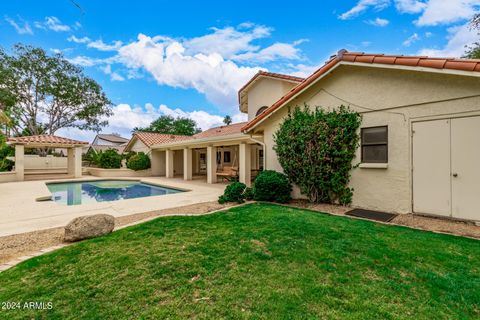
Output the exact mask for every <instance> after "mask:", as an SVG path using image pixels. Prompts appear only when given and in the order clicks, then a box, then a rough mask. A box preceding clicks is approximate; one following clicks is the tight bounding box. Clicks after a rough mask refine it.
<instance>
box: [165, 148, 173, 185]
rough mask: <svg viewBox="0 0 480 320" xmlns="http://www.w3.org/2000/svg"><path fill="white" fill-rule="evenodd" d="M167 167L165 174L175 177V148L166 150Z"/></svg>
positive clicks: (168, 176)
mask: <svg viewBox="0 0 480 320" xmlns="http://www.w3.org/2000/svg"><path fill="white" fill-rule="evenodd" d="M165 167H166V170H165V171H166V172H165V176H166V177H167V178H173V174H174V171H173V150H170V149H167V150H165Z"/></svg>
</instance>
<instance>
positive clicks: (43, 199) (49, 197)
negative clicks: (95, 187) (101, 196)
mask: <svg viewBox="0 0 480 320" xmlns="http://www.w3.org/2000/svg"><path fill="white" fill-rule="evenodd" d="M96 181H138V182H140V183H143V184H147V185H151V186H155V187H161V188H168V189H172V190H177V191H181V192H189V191H192V190H191V189H186V188H178V187H171V186H167V185H164V184H159V183H154V182H148V181H144V179H138V178H136V177H132V178H128V177H121V178H104V177H102V178H99V179H95V178H93V179H86V180H85V179H81V178H71V179H63V180H53V181H45V182H44V183H45V185H46V186H47V189H48V185H49V184H64V183H72V182H81V183H83V182H96ZM49 193H50V195H48V196H47V195H42V196H39V197H37V198H35V201H40V202H43V201H53V202H56V201H55V200H53V199H52V198H53V193H51V192H50V190H49ZM159 196H161V195H157V196H151V197H159ZM143 198H146V197H143ZM135 199H137V198H135ZM120 200H129V199H119V200H114V201H120ZM97 202H113V201H97Z"/></svg>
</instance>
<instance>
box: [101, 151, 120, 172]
mask: <svg viewBox="0 0 480 320" xmlns="http://www.w3.org/2000/svg"><path fill="white" fill-rule="evenodd" d="M95 163H96V164H97V165H98V166H99V167H100V168H103V169H119V168H120V167H121V166H122V156H121V155H120V154H118V151H117V150H115V149H108V150H106V151H103V152H102V151H100V152H99V153H98V154H97V156H96V159H95Z"/></svg>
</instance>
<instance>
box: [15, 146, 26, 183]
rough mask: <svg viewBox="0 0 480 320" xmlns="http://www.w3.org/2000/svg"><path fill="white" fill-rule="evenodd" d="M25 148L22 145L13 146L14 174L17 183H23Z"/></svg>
mask: <svg viewBox="0 0 480 320" xmlns="http://www.w3.org/2000/svg"><path fill="white" fill-rule="evenodd" d="M24 159H25V146H24V145H23V144H16V145H15V174H16V177H17V181H23V180H24V178H25V161H24Z"/></svg>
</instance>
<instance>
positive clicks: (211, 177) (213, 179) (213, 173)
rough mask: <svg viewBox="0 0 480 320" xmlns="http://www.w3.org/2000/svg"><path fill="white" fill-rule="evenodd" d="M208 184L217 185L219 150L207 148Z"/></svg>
mask: <svg viewBox="0 0 480 320" xmlns="http://www.w3.org/2000/svg"><path fill="white" fill-rule="evenodd" d="M207 183H217V148H216V147H212V146H209V147H207Z"/></svg>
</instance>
